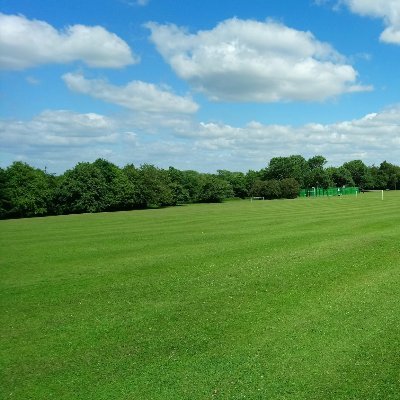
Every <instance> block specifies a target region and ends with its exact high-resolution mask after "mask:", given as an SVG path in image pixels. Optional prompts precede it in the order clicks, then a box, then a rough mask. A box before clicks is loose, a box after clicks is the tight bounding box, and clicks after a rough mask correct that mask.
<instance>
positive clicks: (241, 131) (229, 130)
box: [193, 106, 400, 164]
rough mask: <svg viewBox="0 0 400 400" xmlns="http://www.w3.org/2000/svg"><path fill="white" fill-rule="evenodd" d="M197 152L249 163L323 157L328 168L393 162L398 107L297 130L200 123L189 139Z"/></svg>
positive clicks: (399, 133) (399, 140)
mask: <svg viewBox="0 0 400 400" xmlns="http://www.w3.org/2000/svg"><path fill="white" fill-rule="evenodd" d="M193 135H194V138H195V141H196V145H197V146H198V147H199V149H206V150H213V151H215V152H217V153H220V152H221V151H222V152H229V154H230V156H229V157H231V158H235V157H239V158H241V159H242V160H248V162H253V163H254V162H255V161H259V162H261V161H262V160H264V162H265V160H266V159H268V158H270V157H273V156H281V155H290V154H304V155H306V156H312V155H315V154H322V155H324V156H326V157H327V158H328V160H329V161H330V162H332V163H336V164H340V163H343V162H344V161H349V160H352V159H363V160H364V161H365V162H367V163H370V164H372V163H377V162H380V161H383V160H385V159H386V160H391V162H397V161H396V160H398V149H399V145H400V106H396V107H392V108H389V109H386V110H384V111H382V112H380V113H373V114H368V115H366V116H364V117H362V118H360V119H356V120H352V121H343V122H338V123H335V124H329V125H322V124H317V123H310V124H307V125H303V126H300V127H292V126H290V125H263V124H260V123H257V122H251V123H249V124H248V125H247V126H245V127H243V128H237V127H232V126H229V125H223V124H210V123H207V124H201V125H200V127H199V129H198V130H197V131H196V132H195V133H194V134H193Z"/></svg>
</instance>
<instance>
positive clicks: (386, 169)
mask: <svg viewBox="0 0 400 400" xmlns="http://www.w3.org/2000/svg"><path fill="white" fill-rule="evenodd" d="M379 171H380V172H381V174H382V175H383V176H384V177H385V178H386V187H385V188H387V189H394V190H397V189H398V188H399V187H400V167H399V166H397V165H394V164H391V163H388V162H387V161H383V162H382V163H381V165H380V166H379ZM382 188H383V187H382Z"/></svg>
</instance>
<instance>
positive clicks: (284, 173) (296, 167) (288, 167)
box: [265, 155, 309, 186]
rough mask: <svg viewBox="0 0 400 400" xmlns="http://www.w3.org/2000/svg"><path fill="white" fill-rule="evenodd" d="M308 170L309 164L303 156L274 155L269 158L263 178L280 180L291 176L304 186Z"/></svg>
mask: <svg viewBox="0 0 400 400" xmlns="http://www.w3.org/2000/svg"><path fill="white" fill-rule="evenodd" d="M308 171H309V164H308V162H307V161H306V160H305V158H304V157H302V156H300V155H292V156H289V157H274V158H272V159H271V160H270V162H269V165H268V167H267V169H266V172H265V179H275V180H279V181H281V180H282V179H285V178H293V179H296V181H297V182H299V184H300V185H301V186H304V184H305V177H306V175H307V173H308Z"/></svg>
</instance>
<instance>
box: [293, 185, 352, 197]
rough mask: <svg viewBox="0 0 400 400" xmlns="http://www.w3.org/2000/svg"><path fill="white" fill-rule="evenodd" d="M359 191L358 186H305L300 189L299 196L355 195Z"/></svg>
mask: <svg viewBox="0 0 400 400" xmlns="http://www.w3.org/2000/svg"><path fill="white" fill-rule="evenodd" d="M358 193H360V189H359V188H358V187H353V186H350V187H340V188H337V187H329V188H319V187H312V188H305V189H301V190H300V193H299V197H322V196H346V195H357V194H358Z"/></svg>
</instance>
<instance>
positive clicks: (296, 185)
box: [0, 155, 400, 218]
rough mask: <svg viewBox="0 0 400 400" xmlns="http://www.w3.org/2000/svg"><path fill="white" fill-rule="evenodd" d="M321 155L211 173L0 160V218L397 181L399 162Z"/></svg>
mask: <svg viewBox="0 0 400 400" xmlns="http://www.w3.org/2000/svg"><path fill="white" fill-rule="evenodd" d="M326 164H327V160H326V159H325V157H323V156H320V155H316V156H314V157H311V158H310V159H308V160H306V159H305V158H304V157H303V156H301V155H292V156H289V157H274V158H272V159H271V160H270V162H269V163H268V164H267V166H266V167H265V168H263V169H261V170H260V171H253V170H249V171H248V172H247V173H244V172H236V171H233V172H232V171H228V170H218V171H217V173H216V174H209V173H201V172H197V171H193V170H186V171H181V170H178V169H176V168H174V167H169V168H168V169H162V168H158V167H156V166H154V165H150V164H144V165H141V166H139V167H136V166H134V165H133V164H128V165H126V166H124V167H123V168H120V167H118V166H117V165H115V164H113V163H111V162H109V161H107V160H104V159H97V160H96V161H94V162H92V163H90V162H80V163H78V164H77V165H76V166H75V167H74V168H72V169H70V170H67V171H65V172H64V173H63V174H62V175H59V176H55V175H52V174H49V173H47V172H46V171H42V170H40V169H38V168H34V167H32V166H30V165H28V164H26V163H23V162H20V161H17V162H14V163H13V164H11V165H10V166H9V167H7V168H0V218H20V217H34V216H44V215H55V214H70V213H85V212H101V211H117V210H132V209H140V208H149V207H164V206H174V205H178V204H187V203H198V202H222V201H223V200H224V199H227V198H230V197H237V198H246V197H249V196H261V197H264V198H265V199H278V198H288V199H292V198H295V197H297V196H298V194H299V190H300V188H301V187H321V188H327V187H332V186H336V187H342V186H354V185H356V186H359V187H360V188H361V189H363V190H368V189H398V188H399V187H400V167H399V166H397V165H394V164H391V163H389V162H387V161H383V162H382V163H381V164H380V165H379V166H375V165H373V166H367V165H365V164H364V163H363V161H361V160H352V161H349V162H345V163H344V164H343V165H341V166H338V167H325V165H326Z"/></svg>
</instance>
